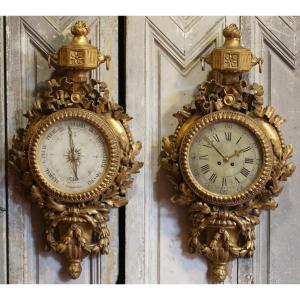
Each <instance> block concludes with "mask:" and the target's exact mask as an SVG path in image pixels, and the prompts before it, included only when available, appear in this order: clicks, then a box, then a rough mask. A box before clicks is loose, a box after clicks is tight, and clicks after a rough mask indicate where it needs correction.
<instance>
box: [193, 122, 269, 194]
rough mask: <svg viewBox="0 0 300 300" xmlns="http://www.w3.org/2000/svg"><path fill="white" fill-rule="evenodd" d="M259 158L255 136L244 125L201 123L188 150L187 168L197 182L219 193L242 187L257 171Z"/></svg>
mask: <svg viewBox="0 0 300 300" xmlns="http://www.w3.org/2000/svg"><path fill="white" fill-rule="evenodd" d="M262 161H263V158H262V150H261V146H260V143H259V141H258V140H257V138H256V136H255V135H254V134H253V133H252V132H251V131H250V130H249V129H248V128H247V127H245V126H243V125H241V124H239V123H237V122H231V121H218V122H214V123H213V124H210V125H208V126H206V127H204V128H203V129H202V130H201V131H199V132H198V133H197V135H196V136H195V138H194V140H193V142H192V144H191V147H190V151H189V165H190V169H191V172H192V174H193V176H194V177H195V179H196V180H197V182H198V183H199V184H200V185H201V186H203V187H204V188H205V189H206V190H208V191H209V192H212V193H215V194H219V195H233V194H237V193H240V192H243V191H244V190H246V189H247V188H248V187H249V186H250V185H251V184H252V183H253V181H255V179H256V177H257V176H258V175H259V173H260V170H261V166H262Z"/></svg>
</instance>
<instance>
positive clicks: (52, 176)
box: [37, 119, 108, 193]
mask: <svg viewBox="0 0 300 300" xmlns="http://www.w3.org/2000/svg"><path fill="white" fill-rule="evenodd" d="M37 160H38V162H39V169H40V172H41V175H42V176H43V177H44V178H45V179H46V180H47V181H48V182H49V183H50V184H51V185H52V186H54V187H55V188H56V189H58V190H61V191H63V192H66V193H82V192H85V191H87V190H90V189H91V188H92V187H93V186H94V185H95V184H97V182H98V181H99V180H100V179H101V177H102V176H103V175H104V173H105V170H106V168H107V164H108V149H107V146H106V143H105V140H104V139H103V136H102V134H101V132H100V131H99V130H98V129H97V128H95V127H94V126H93V125H91V124H90V123H88V122H86V121H84V120H80V119H65V120H60V121H57V122H55V123H54V124H52V125H51V126H50V127H48V129H47V130H46V132H45V133H44V134H43V136H42V138H41V140H40V142H39V146H38V149H37Z"/></svg>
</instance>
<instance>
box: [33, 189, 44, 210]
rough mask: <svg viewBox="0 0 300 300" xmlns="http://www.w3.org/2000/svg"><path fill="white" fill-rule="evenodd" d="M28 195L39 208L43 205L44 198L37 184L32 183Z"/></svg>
mask: <svg viewBox="0 0 300 300" xmlns="http://www.w3.org/2000/svg"><path fill="white" fill-rule="evenodd" d="M30 197H31V199H32V201H33V202H35V203H36V204H37V205H38V207H39V208H42V207H43V206H44V198H43V194H42V193H41V191H40V189H39V187H38V186H36V185H33V186H32V187H31V192H30Z"/></svg>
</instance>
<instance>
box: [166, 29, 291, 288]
mask: <svg viewBox="0 0 300 300" xmlns="http://www.w3.org/2000/svg"><path fill="white" fill-rule="evenodd" d="M223 34H224V37H225V43H224V45H223V46H222V47H220V48H217V49H215V50H213V52H212V54H210V55H208V56H207V57H203V58H201V60H202V67H203V68H204V63H205V62H207V63H209V64H211V66H212V67H213V70H214V71H217V72H218V73H219V77H220V78H221V82H217V81H216V80H214V79H213V80H210V81H206V82H203V83H202V84H200V85H199V86H198V87H197V91H196V93H195V97H194V99H193V101H192V102H191V103H189V104H187V105H185V106H183V108H182V110H180V111H178V112H177V113H175V114H174V116H175V117H176V119H177V120H178V123H179V124H178V126H177V128H176V130H175V132H174V133H173V134H171V135H170V136H167V137H164V138H163V146H162V148H163V149H162V153H161V165H162V167H163V168H164V169H165V170H166V171H168V174H169V180H170V182H171V184H172V185H173V187H174V191H175V193H174V195H173V196H172V197H171V201H172V202H173V203H174V204H178V205H183V206H187V207H188V210H189V214H190V218H191V232H190V240H189V246H190V252H191V253H196V254H201V255H204V256H205V257H206V258H207V259H208V261H209V263H210V264H209V267H210V268H209V275H210V276H209V277H210V279H211V281H212V282H214V283H220V282H223V281H224V280H225V278H226V276H227V275H228V269H227V263H228V262H229V261H230V260H232V259H234V258H237V257H249V256H252V255H253V253H254V249H255V245H254V241H255V229H254V227H255V225H257V224H259V215H260V212H261V210H263V209H265V210H269V209H274V208H276V207H277V203H276V201H275V200H274V197H276V196H278V195H279V193H280V192H281V190H282V185H281V182H282V181H285V180H287V178H288V177H289V176H291V175H292V173H293V172H294V170H295V165H294V164H293V163H289V162H288V159H289V158H291V157H292V153H293V147H292V145H287V144H285V142H284V139H283V134H282V132H281V125H282V124H283V122H284V120H283V118H282V117H280V116H279V115H277V114H275V111H274V108H273V107H271V106H266V107H264V105H263V102H264V98H263V95H264V90H263V87H262V86H261V85H259V84H256V83H254V84H248V83H247V82H246V81H245V80H243V79H241V74H242V73H243V72H248V71H249V70H250V69H251V67H253V66H254V65H256V64H258V65H259V67H260V70H261V65H262V59H260V58H256V57H255V56H254V55H253V54H252V53H251V52H250V50H249V49H246V48H243V47H241V45H240V31H239V29H238V28H237V26H236V25H230V26H228V27H226V28H225V29H224V31H223ZM224 116H227V117H229V119H230V118H231V117H232V116H235V117H234V118H235V119H243V120H244V121H242V122H241V123H242V124H243V125H245V126H246V127H248V128H250V129H251V131H253V132H254V133H255V135H256V136H257V137H258V138H259V140H260V142H261V144H262V146H263V156H264V166H263V171H262V174H260V175H259V176H258V178H257V179H256V180H255V182H254V184H253V185H252V186H250V188H249V189H248V190H247V191H246V192H244V193H243V194H239V195H234V196H233V197H227V196H225V195H224V196H217V195H213V194H210V193H207V191H205V189H204V188H202V187H201V186H200V185H199V184H198V183H197V182H194V179H193V176H192V174H191V171H190V168H189V164H188V150H189V145H190V144H191V142H192V140H193V137H194V136H195V134H196V133H197V132H198V131H199V130H201V129H202V128H203V127H204V126H206V125H207V124H209V123H211V122H214V121H216V120H218V119H224ZM250 120H251V121H250ZM224 200H228V202H227V203H224Z"/></svg>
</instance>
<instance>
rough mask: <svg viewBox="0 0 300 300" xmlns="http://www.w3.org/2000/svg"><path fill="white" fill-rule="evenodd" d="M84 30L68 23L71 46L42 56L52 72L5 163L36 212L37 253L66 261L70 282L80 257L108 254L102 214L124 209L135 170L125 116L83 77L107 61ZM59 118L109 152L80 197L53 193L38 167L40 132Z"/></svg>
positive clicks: (102, 86)
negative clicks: (40, 238)
mask: <svg viewBox="0 0 300 300" xmlns="http://www.w3.org/2000/svg"><path fill="white" fill-rule="evenodd" d="M89 30H90V29H89V27H87V25H86V24H85V23H84V22H82V21H78V22H76V24H75V25H74V26H72V28H71V32H72V34H73V35H74V37H73V41H72V42H71V43H70V44H69V45H65V46H63V47H62V48H61V49H59V51H58V52H57V53H56V54H53V53H51V54H49V57H48V62H49V66H51V65H54V66H55V68H56V70H57V72H56V73H54V77H53V78H51V79H49V80H48V81H47V88H46V89H45V90H44V91H42V92H41V93H39V94H38V95H37V97H36V100H35V101H34V103H33V105H32V109H31V110H29V111H27V112H26V113H25V114H24V115H25V117H26V118H27V119H28V124H27V126H26V128H25V129H24V128H20V129H18V130H17V134H16V136H14V138H13V144H12V148H11V149H10V150H9V161H10V163H11V164H12V165H13V166H14V167H15V168H16V169H17V171H18V173H19V176H20V178H21V181H22V183H23V187H24V189H25V191H26V193H27V195H28V197H29V198H30V200H31V201H33V202H34V203H36V204H37V205H38V207H39V208H40V209H41V210H42V215H43V220H44V228H45V230H44V231H45V241H46V245H45V248H46V250H50V249H51V250H53V251H55V252H58V253H60V254H62V255H63V256H64V257H65V258H66V259H67V261H68V273H69V275H70V276H71V278H73V279H76V278H78V277H79V276H80V273H81V261H82V259H83V258H84V257H85V256H87V255H88V254H108V251H109V248H108V246H109V236H110V233H109V230H108V227H107V222H108V220H109V210H110V209H111V208H119V207H121V206H124V205H126V204H127V202H128V200H127V198H126V191H127V188H129V187H130V186H131V184H132V182H133V178H132V176H131V175H132V174H134V173H137V172H138V171H139V169H140V168H141V167H142V165H143V164H142V163H141V162H138V161H136V159H135V157H136V155H137V154H138V153H139V151H140V149H141V143H140V142H138V141H137V142H134V141H133V138H132V135H131V132H130V129H129V127H128V122H129V121H130V120H131V118H130V117H129V116H128V115H127V114H126V113H125V112H124V109H123V107H122V106H120V105H119V104H117V103H115V102H114V101H113V100H112V99H111V97H110V94H109V90H108V88H107V85H106V83H105V82H102V81H98V80H94V79H90V80H88V78H87V74H86V73H87V72H88V71H90V70H92V69H95V68H97V67H98V66H99V65H100V64H102V63H106V67H107V69H108V67H109V63H110V56H109V55H104V54H102V53H100V52H99V50H98V49H97V48H95V47H93V46H91V45H90V43H89V42H88V39H87V34H88V33H89ZM65 118H75V119H80V120H84V121H86V122H90V123H91V124H92V125H93V126H95V127H96V128H97V129H98V130H99V131H100V132H101V134H102V135H103V137H104V139H105V141H106V143H107V145H108V148H109V167H108V168H107V170H106V171H105V174H104V177H103V178H101V180H100V181H99V182H98V184H97V186H96V187H94V188H93V189H92V190H90V191H87V192H85V193H64V192H62V191H58V190H56V189H55V188H53V186H51V184H49V183H48V182H47V181H46V180H45V178H43V177H42V175H41V173H40V171H39V168H38V163H39V162H38V160H37V156H36V149H37V145H38V143H39V140H40V138H41V136H42V134H43V133H44V131H45V130H46V129H47V127H48V126H50V125H51V124H53V123H54V122H56V121H58V120H61V119H65Z"/></svg>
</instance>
